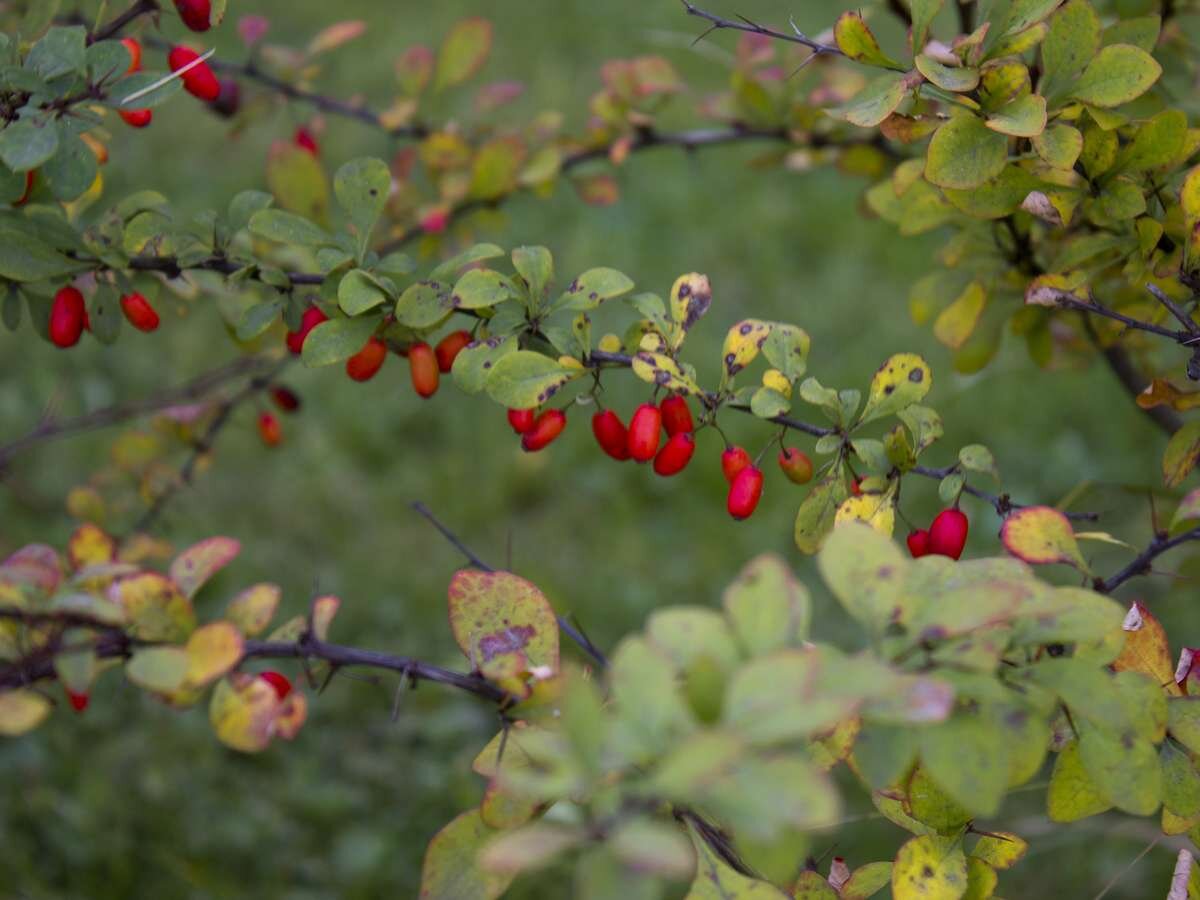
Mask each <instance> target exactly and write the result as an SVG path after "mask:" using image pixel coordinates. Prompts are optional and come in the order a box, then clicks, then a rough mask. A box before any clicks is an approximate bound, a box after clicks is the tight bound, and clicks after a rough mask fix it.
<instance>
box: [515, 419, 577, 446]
mask: <svg viewBox="0 0 1200 900" xmlns="http://www.w3.org/2000/svg"><path fill="white" fill-rule="evenodd" d="M566 427H567V417H566V415H565V414H564V413H563V411H562V410H561V409H548V410H546V411H545V412H543V413H542V414H541V415H540V416H538V417H537V418H536V419H534V421H533V425H532V426H531V427H530V429H529V430H528V431H526V432H525V434H523V435H522V436H521V447H522V449H524V450H525V452H526V453H536V452H537V451H538V450H541V449H542V448H543V447H545V446H546V445H547V444H549V443H550V442H551V441H553V440H554V439H555V438H556V437H558V436H559V435H560V434H562V431H563V429H564V428H566Z"/></svg>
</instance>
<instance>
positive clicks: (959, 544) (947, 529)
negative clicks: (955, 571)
mask: <svg viewBox="0 0 1200 900" xmlns="http://www.w3.org/2000/svg"><path fill="white" fill-rule="evenodd" d="M969 526H970V522H968V521H967V516H966V514H965V513H964V512H963V511H962V510H961V509H953V508H952V509H943V510H942V511H941V512H940V513H938V514H937V516H935V517H934V520H933V524H932V525H930V526H929V552H930V553H937V554H940V555H942V556H948V557H950V558H951V559H958V558H959V557H960V556H962V552H963V547H965V546H966V544H967V529H968V527H969Z"/></svg>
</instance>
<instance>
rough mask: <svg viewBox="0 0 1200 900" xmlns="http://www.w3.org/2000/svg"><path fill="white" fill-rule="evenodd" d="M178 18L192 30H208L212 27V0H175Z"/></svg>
mask: <svg viewBox="0 0 1200 900" xmlns="http://www.w3.org/2000/svg"><path fill="white" fill-rule="evenodd" d="M175 8H176V9H177V10H179V18H181V19H183V24H184V25H186V26H187V27H188V28H190V29H192V31H208V29H209V28H211V27H212V0H175Z"/></svg>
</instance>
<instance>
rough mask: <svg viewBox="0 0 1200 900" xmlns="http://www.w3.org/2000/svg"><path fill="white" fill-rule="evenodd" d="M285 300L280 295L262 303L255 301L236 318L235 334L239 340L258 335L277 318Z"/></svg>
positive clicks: (285, 303) (246, 339)
mask: <svg viewBox="0 0 1200 900" xmlns="http://www.w3.org/2000/svg"><path fill="white" fill-rule="evenodd" d="M286 305H287V301H286V300H284V299H283V298H282V297H273V298H272V299H270V300H267V301H266V302H264V303H256V304H254V305H253V306H251V307H250V308H249V309H247V310H246V311H245V312H244V313H242V317H241V318H240V319H239V320H238V324H237V329H236V332H235V333H236V335H237V339H238V340H239V341H252V340H254V338H256V337H258V336H259V335H260V334H262V333H263V332H264V331H266V330H267V329H268V328H270V327H271V326H272V325H273V324H275V322H276V320H278V318H279V314H280V313H282V312H283V309H284V307H285V306H286Z"/></svg>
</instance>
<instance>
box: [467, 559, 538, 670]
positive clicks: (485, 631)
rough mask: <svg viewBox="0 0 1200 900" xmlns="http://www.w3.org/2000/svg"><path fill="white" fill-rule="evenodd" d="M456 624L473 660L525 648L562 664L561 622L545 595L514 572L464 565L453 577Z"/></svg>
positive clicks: (530, 655)
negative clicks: (559, 637) (485, 570)
mask: <svg viewBox="0 0 1200 900" xmlns="http://www.w3.org/2000/svg"><path fill="white" fill-rule="evenodd" d="M449 595H450V600H449V606H450V630H451V631H452V632H453V633H454V640H455V641H456V642H457V643H458V646H459V649H461V650H462V652H463V655H464V656H466V658H467V660H468V662H470V664H471V665H472V666H476V667H478V666H482V665H484V664H485V663H487V662H489V661H491V660H492V659H494V658H495V657H497V656H500V655H503V654H511V653H518V652H519V653H521V654H522V655H523V656H524V659H525V662H526V663H527V666H529V667H532V666H547V667H549V668H550V669H551V670H552V671H557V670H558V622H557V621H556V619H555V617H554V610H553V608H552V607H551V606H550V602H549V601H548V600H547V599H546V597H545V595H543V594H542V592H541V591H540V590H538V589H537V586H536V585H533V584H531V583H530V582H528V581H526V580H525V579H524V578H520V577H518V576H516V575H513V574H512V573H511V572H480V571H477V570H475V569H463V570H461V571H459V572H457V573H455V575H454V578H453V579H451V581H450V590H449Z"/></svg>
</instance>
